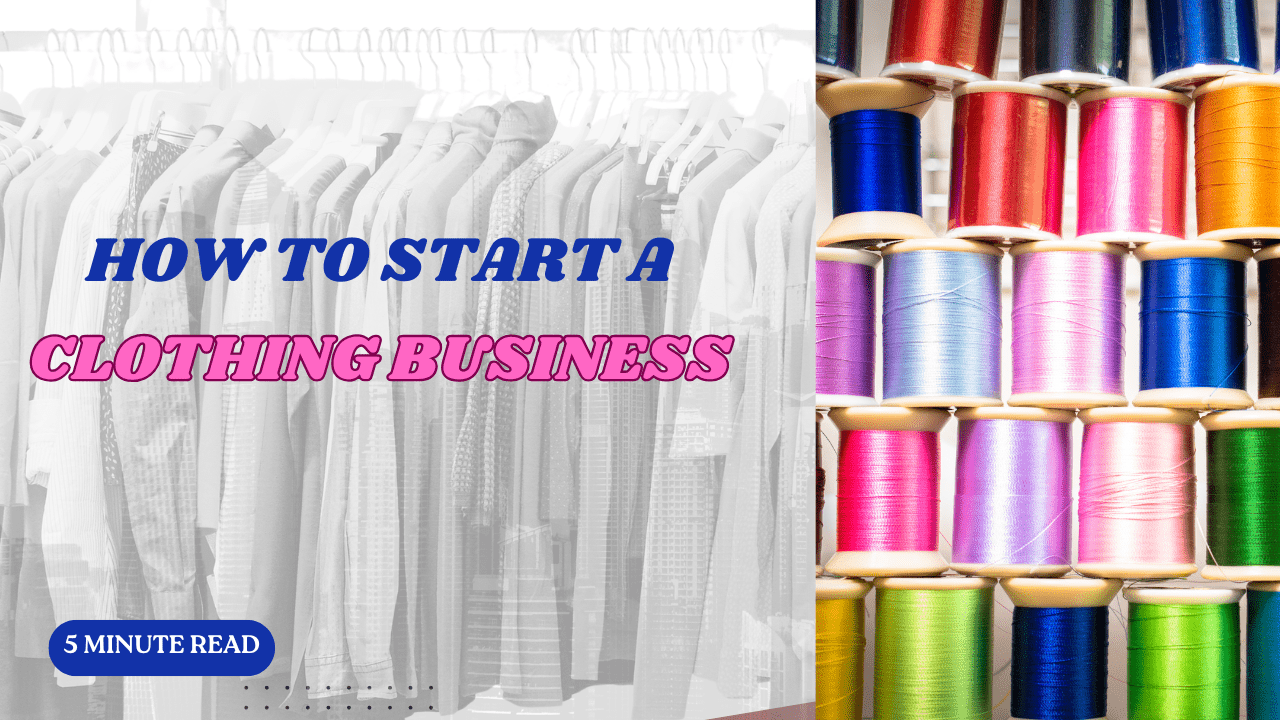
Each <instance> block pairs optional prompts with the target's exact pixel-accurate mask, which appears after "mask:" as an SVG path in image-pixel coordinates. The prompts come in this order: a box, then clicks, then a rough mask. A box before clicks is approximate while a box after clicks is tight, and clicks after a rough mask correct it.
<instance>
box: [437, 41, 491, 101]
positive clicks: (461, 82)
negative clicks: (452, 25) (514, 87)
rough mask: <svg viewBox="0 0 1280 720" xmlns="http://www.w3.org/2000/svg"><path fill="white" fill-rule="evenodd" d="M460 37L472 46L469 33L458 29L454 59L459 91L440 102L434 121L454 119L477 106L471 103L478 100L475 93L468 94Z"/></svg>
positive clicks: (454, 46)
mask: <svg viewBox="0 0 1280 720" xmlns="http://www.w3.org/2000/svg"><path fill="white" fill-rule="evenodd" d="M459 36H461V37H462V40H463V43H464V44H465V45H467V46H469V45H470V40H468V39H467V31H466V30H465V29H463V28H458V29H457V30H455V31H454V33H453V59H454V62H456V63H458V89H457V90H456V91H454V92H451V93H449V94H448V95H446V96H445V97H444V99H442V100H441V101H440V104H439V105H437V106H436V108H435V110H434V111H433V112H432V114H431V119H432V120H445V119H448V118H452V117H453V116H454V115H457V114H458V113H460V112H462V111H463V110H466V109H468V108H471V107H474V106H475V104H474V103H472V102H471V101H472V99H473V98H476V97H477V96H476V95H475V94H474V93H469V92H467V80H466V78H467V71H466V68H464V67H463V65H462V55H460V54H459V53H458V37H459ZM441 42H442V43H443V38H441ZM467 51H468V52H469V51H470V50H469V47H468V50H467ZM492 70H493V68H492V67H490V73H491V74H492Z"/></svg>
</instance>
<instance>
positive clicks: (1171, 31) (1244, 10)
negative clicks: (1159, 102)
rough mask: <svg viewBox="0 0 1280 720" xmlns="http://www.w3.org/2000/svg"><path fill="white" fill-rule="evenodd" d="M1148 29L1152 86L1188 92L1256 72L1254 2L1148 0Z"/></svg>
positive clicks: (1228, 0) (1256, 44) (1234, 0)
mask: <svg viewBox="0 0 1280 720" xmlns="http://www.w3.org/2000/svg"><path fill="white" fill-rule="evenodd" d="M1147 28H1148V38H1149V39H1150V42H1151V72H1152V74H1153V75H1155V81H1154V82H1152V83H1151V84H1152V85H1154V86H1156V87H1162V88H1167V89H1170V90H1188V89H1191V88H1194V87H1196V86H1197V85H1200V84H1202V83H1205V82H1208V81H1209V80H1213V79H1214V78H1219V77H1222V76H1223V75H1229V74H1232V73H1241V72H1258V68H1259V64H1258V23H1257V20H1256V18H1255V13H1254V0H1149V2H1148V3H1147Z"/></svg>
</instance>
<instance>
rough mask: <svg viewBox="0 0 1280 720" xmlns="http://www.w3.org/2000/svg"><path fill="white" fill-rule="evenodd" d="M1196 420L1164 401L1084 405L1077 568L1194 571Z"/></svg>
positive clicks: (1143, 573) (1114, 574)
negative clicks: (1165, 405)
mask: <svg viewBox="0 0 1280 720" xmlns="http://www.w3.org/2000/svg"><path fill="white" fill-rule="evenodd" d="M1196 419H1197V416H1196V414H1195V413H1193V412H1188V411H1186V410H1170V409H1165V408H1128V407H1125V408H1093V409H1091V410H1083V411H1081V412H1080V420H1081V421H1082V422H1083V423H1084V440H1083V441H1082V444H1081V448H1080V498H1079V501H1078V514H1079V520H1080V536H1079V541H1078V543H1077V547H1078V549H1077V553H1078V558H1077V561H1076V566H1075V567H1076V572H1078V573H1080V574H1081V575H1088V576H1090V577H1103V578H1173V577H1185V576H1187V575H1190V574H1191V573H1194V572H1195V571H1196V562H1195V557H1196V556H1195V548H1194V547H1193V545H1192V527H1193V524H1194V521H1195V507H1196V476H1195V432H1194V426H1195V424H1196Z"/></svg>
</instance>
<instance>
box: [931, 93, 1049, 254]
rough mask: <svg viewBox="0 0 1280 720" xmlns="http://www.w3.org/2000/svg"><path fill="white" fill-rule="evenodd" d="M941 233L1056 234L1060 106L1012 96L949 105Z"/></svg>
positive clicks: (971, 96)
mask: <svg viewBox="0 0 1280 720" xmlns="http://www.w3.org/2000/svg"><path fill="white" fill-rule="evenodd" d="M951 128H952V130H951V132H952V135H951V149H952V160H951V196H950V201H949V203H948V212H947V229H949V230H954V229H956V228H963V227H973V226H999V227H1009V228H1019V229H1031V230H1041V231H1044V232H1048V233H1052V234H1054V235H1057V234H1059V233H1061V232H1062V197H1063V195H1062V193H1063V175H1064V173H1065V166H1064V165H1063V162H1064V159H1065V158H1066V142H1067V107H1066V105H1064V104H1062V103H1060V102H1056V101H1054V100H1050V99H1048V98H1044V97H1041V96H1039V95H1030V94H1026V93H1018V92H999V91H995V92H974V93H968V94H966V95H961V96H960V97H959V98H957V99H956V102H955V118H954V119H953V121H952V126H951Z"/></svg>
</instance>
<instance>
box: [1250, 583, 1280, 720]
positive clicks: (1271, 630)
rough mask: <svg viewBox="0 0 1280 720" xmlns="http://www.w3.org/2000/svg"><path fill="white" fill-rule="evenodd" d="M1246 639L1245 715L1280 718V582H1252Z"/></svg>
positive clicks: (1254, 718)
mask: <svg viewBox="0 0 1280 720" xmlns="http://www.w3.org/2000/svg"><path fill="white" fill-rule="evenodd" d="M1245 605H1246V607H1247V608H1248V609H1247V613H1248V619H1249V620H1248V625H1247V626H1246V628H1247V629H1246V631H1245V632H1246V636H1245V637H1246V640H1245V660H1244V668H1245V681H1244V683H1245V684H1244V687H1245V691H1244V693H1245V695H1244V696H1245V715H1246V716H1247V717H1248V718H1249V720H1276V719H1277V718H1280V583H1276V582H1251V583H1249V600H1248V602H1247V603H1246V604H1245Z"/></svg>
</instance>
